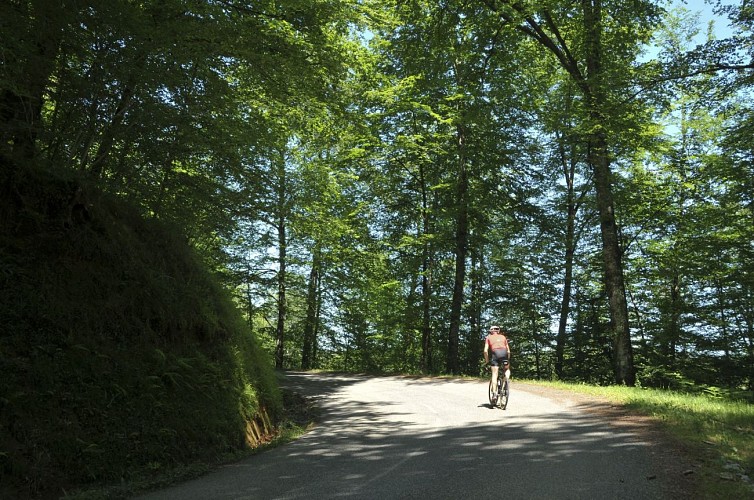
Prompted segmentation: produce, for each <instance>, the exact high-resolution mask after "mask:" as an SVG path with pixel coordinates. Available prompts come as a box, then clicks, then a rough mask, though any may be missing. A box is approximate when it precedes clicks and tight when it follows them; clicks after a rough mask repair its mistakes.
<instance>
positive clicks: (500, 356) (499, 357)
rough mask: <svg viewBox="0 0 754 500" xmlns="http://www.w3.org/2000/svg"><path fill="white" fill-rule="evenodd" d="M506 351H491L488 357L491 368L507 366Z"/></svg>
mask: <svg viewBox="0 0 754 500" xmlns="http://www.w3.org/2000/svg"><path fill="white" fill-rule="evenodd" d="M508 362H509V360H508V349H493V350H492V356H491V357H490V365H492V366H508Z"/></svg>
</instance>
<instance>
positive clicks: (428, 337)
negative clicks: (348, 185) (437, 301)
mask: <svg viewBox="0 0 754 500" xmlns="http://www.w3.org/2000/svg"><path fill="white" fill-rule="evenodd" d="M419 180H420V185H421V195H422V233H423V235H424V236H425V238H424V241H423V243H422V285H421V286H422V327H421V329H422V354H421V370H422V373H431V372H432V369H433V366H432V327H431V322H430V320H431V311H432V309H431V306H432V248H431V246H430V245H431V243H430V242H429V238H426V236H429V235H430V234H431V232H432V231H431V228H430V218H429V197H428V195H427V187H426V182H425V181H426V180H425V178H424V166H423V165H420V166H419Z"/></svg>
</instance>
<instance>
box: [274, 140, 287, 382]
mask: <svg viewBox="0 0 754 500" xmlns="http://www.w3.org/2000/svg"><path fill="white" fill-rule="evenodd" d="M277 174H278V175H277V208H276V212H277V214H276V215H277V235H278V319H277V326H276V329H275V330H276V331H275V339H276V344H275V368H277V369H279V370H280V369H282V368H283V361H284V359H283V358H284V355H285V318H286V312H287V303H286V297H285V292H286V287H285V280H286V271H287V259H288V256H287V250H288V239H287V234H286V222H287V220H286V215H287V203H286V182H287V180H286V172H285V158H284V155H283V154H281V158H280V160H279V165H278V168H277Z"/></svg>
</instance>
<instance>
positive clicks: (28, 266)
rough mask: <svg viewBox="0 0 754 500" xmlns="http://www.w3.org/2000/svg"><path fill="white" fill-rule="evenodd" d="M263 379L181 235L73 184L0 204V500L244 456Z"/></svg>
mask: <svg viewBox="0 0 754 500" xmlns="http://www.w3.org/2000/svg"><path fill="white" fill-rule="evenodd" d="M280 404H281V403H280V394H279V391H278V388H277V385H276V382H275V378H274V373H273V370H272V365H271V363H270V360H269V359H267V356H266V355H265V354H264V353H263V352H262V351H261V350H260V349H259V347H258V346H257V343H256V341H255V339H254V338H253V337H252V336H251V334H250V333H249V331H248V329H247V328H246V327H245V323H244V322H243V320H242V318H241V317H240V315H239V313H238V311H237V310H236V309H235V307H234V306H233V304H232V301H231V298H230V296H229V294H228V293H227V292H226V291H225V290H224V289H223V288H222V287H221V286H220V285H219V284H218V283H217V282H216V281H215V279H213V277H212V276H211V275H210V273H208V272H207V271H206V270H205V269H204V268H203V266H202V264H201V263H200V261H199V259H198V258H197V257H196V256H195V255H194V254H193V252H192V250H191V249H190V247H189V246H188V244H187V243H186V242H185V240H184V239H182V237H181V236H180V234H179V233H178V232H177V231H174V230H172V229H171V228H169V227H165V226H164V225H162V224H159V223H157V222H156V221H150V220H144V219H143V218H142V217H140V216H139V215H138V213H137V212H136V211H135V210H132V209H131V208H129V207H128V206H126V205H124V204H123V203H122V202H118V201H115V200H111V199H108V198H106V197H105V196H102V195H101V194H97V193H96V192H94V191H91V190H86V189H82V188H81V187H80V185H79V184H78V183H77V182H75V181H72V180H64V179H58V180H54V181H52V180H50V178H49V176H42V175H39V176H38V177H37V178H34V176H33V175H29V176H27V178H26V179H25V181H24V183H23V184H22V185H18V186H15V188H14V193H13V194H12V196H7V197H5V199H3V200H0V474H1V476H0V484H2V486H1V487H0V496H8V495H11V496H12V495H22V496H36V495H45V496H47V495H49V494H52V495H56V494H58V493H60V492H62V491H63V489H65V490H67V491H70V490H71V489H75V488H78V487H82V486H86V485H87V484H92V483H102V482H109V481H120V480H121V479H124V478H125V479H126V480H128V479H130V478H132V477H134V476H139V475H143V474H144V473H145V471H149V470H161V469H165V468H169V467H172V466H174V465H177V464H181V463H189V462H192V461H197V460H205V461H211V460H213V459H215V458H216V457H218V456H221V455H222V454H224V453H226V452H229V451H234V450H239V449H243V448H245V447H247V446H248V445H249V443H250V442H253V441H254V440H255V439H256V438H258V437H259V433H260V429H262V431H261V432H264V429H265V428H266V429H267V430H270V421H272V422H274V421H275V419H276V417H277V414H278V412H279V411H280Z"/></svg>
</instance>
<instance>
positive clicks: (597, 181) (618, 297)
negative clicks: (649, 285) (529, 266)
mask: <svg viewBox="0 0 754 500" xmlns="http://www.w3.org/2000/svg"><path fill="white" fill-rule="evenodd" d="M581 4H582V8H583V11H584V32H585V35H586V43H585V45H586V67H587V72H588V73H587V75H588V76H587V80H586V81H585V82H584V83H585V87H584V88H585V90H586V98H587V106H588V109H589V118H590V121H591V123H590V127H589V129H590V133H589V136H588V144H589V151H588V153H587V154H588V161H589V164H590V165H591V167H592V170H593V172H594V185H595V191H596V195H597V209H598V211H599V218H600V232H601V234H602V253H603V260H604V264H605V290H606V292H607V296H608V304H609V307H610V322H611V326H612V331H613V361H614V364H615V365H614V371H615V381H616V382H617V383H618V384H626V385H631V386H632V385H634V384H635V383H636V378H635V373H634V362H633V352H632V348H631V335H630V329H629V323H628V302H627V301H626V287H625V282H624V278H623V263H622V252H621V249H620V240H619V237H618V226H617V224H616V221H615V208H614V204H613V192H612V182H613V181H612V172H611V171H610V156H609V154H610V152H609V149H608V145H607V137H606V136H605V132H604V130H605V128H604V123H605V121H606V120H605V116H604V114H603V110H604V109H605V107H606V98H605V94H604V87H605V84H606V83H605V82H604V78H605V75H604V72H603V71H602V60H601V58H602V41H601V34H602V2H601V0H582V2H581Z"/></svg>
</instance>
